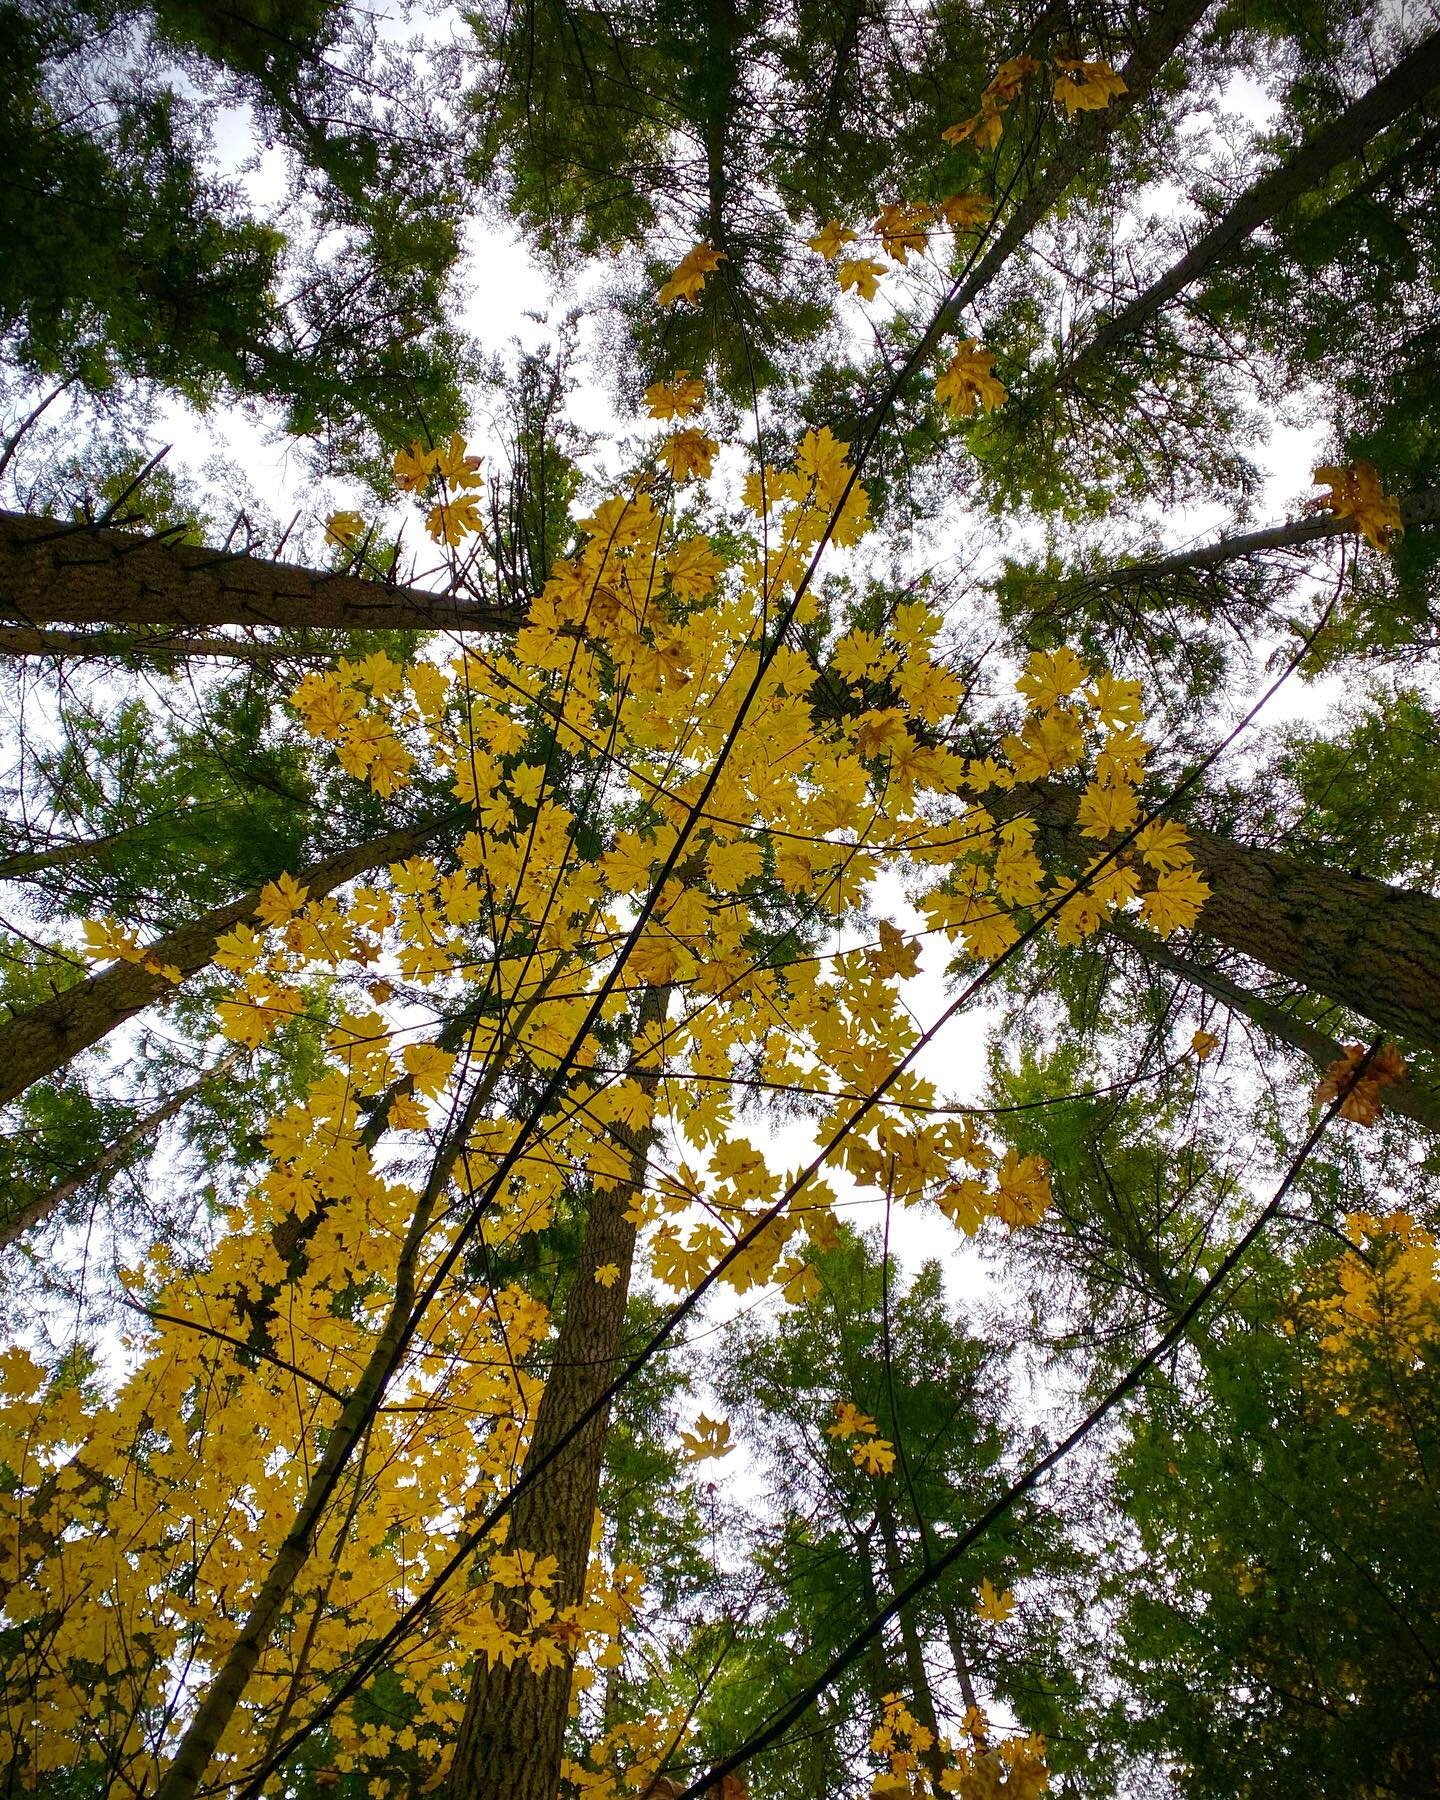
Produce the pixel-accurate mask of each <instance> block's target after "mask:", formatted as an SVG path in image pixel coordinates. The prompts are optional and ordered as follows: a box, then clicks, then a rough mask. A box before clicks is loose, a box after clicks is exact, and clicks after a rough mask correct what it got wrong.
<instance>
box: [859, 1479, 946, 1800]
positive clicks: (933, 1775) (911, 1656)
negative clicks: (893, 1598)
mask: <svg viewBox="0 0 1440 1800" xmlns="http://www.w3.org/2000/svg"><path fill="white" fill-rule="evenodd" d="M875 1517H876V1520H877V1521H878V1523H879V1526H880V1539H881V1542H882V1543H883V1544H884V1546H885V1579H886V1580H887V1581H888V1582H889V1584H890V1592H891V1593H892V1594H898V1593H899V1592H900V1589H901V1588H902V1587H903V1586H904V1585H905V1566H904V1562H903V1559H902V1557H901V1554H900V1534H899V1532H898V1531H897V1530H896V1526H895V1511H894V1508H893V1507H892V1506H891V1504H890V1496H889V1495H888V1494H887V1493H885V1492H883V1491H882V1492H881V1494H880V1498H879V1500H878V1501H877V1503H876V1507H875ZM900 1647H901V1649H902V1650H903V1651H904V1653H905V1678H906V1681H907V1682H908V1683H909V1686H910V1693H911V1706H910V1710H911V1712H912V1713H914V1715H915V1717H916V1718H917V1719H918V1720H919V1721H920V1723H921V1724H922V1725H923V1726H924V1727H925V1729H926V1730H927V1731H928V1732H929V1733H930V1736H931V1737H932V1738H933V1739H934V1742H933V1743H932V1744H931V1746H930V1748H929V1749H928V1750H927V1751H925V1752H924V1753H923V1754H922V1756H921V1758H920V1760H921V1762H922V1763H923V1764H924V1765H925V1772H926V1774H927V1775H929V1777H930V1786H931V1788H932V1789H933V1790H934V1792H935V1794H936V1795H937V1797H940V1796H943V1794H944V1791H945V1790H944V1789H943V1788H942V1787H941V1786H940V1777H941V1775H943V1774H944V1772H945V1758H944V1756H943V1755H942V1754H941V1751H940V1721H939V1719H938V1717H937V1716H936V1712H935V1696H934V1694H933V1693H932V1692H931V1690H930V1671H929V1670H928V1669H927V1668H926V1667H925V1646H924V1645H923V1644H922V1643H921V1641H920V1633H919V1631H918V1629H917V1628H916V1624H915V1612H914V1608H913V1607H909V1606H907V1607H903V1608H902V1609H901V1612H900Z"/></svg>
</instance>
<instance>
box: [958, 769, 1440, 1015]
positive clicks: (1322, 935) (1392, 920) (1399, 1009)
mask: <svg viewBox="0 0 1440 1800" xmlns="http://www.w3.org/2000/svg"><path fill="white" fill-rule="evenodd" d="M1078 804H1079V797H1078V795H1077V794H1075V793H1074V792H1073V791H1072V790H1071V789H1069V788H1065V787H1062V786H1061V785H1060V784H1059V783H1058V782H1046V783H1042V782H1031V783H1027V784H1025V785H1023V786H1020V787H1016V788H1014V789H1013V790H1012V791H1011V792H1010V793H1009V794H1008V795H1006V796H1004V799H1003V801H997V803H996V804H995V805H994V806H993V807H992V811H995V812H1001V811H1003V812H1005V813H1007V814H1008V815H1010V816H1012V817H1013V816H1014V815H1016V814H1018V813H1021V812H1030V813H1032V814H1033V815H1034V817H1035V818H1036V819H1037V820H1038V821H1039V822H1040V825H1041V836H1042V839H1044V840H1046V841H1047V842H1048V843H1049V846H1050V848H1051V850H1052V851H1053V853H1054V855H1055V859H1056V861H1057V862H1060V863H1062V864H1065V865H1068V866H1069V867H1071V868H1079V867H1082V866H1083V865H1084V864H1086V863H1088V862H1090V861H1092V860H1093V859H1094V856H1095V854H1096V848H1097V847H1096V845H1095V843H1094V841H1093V840H1092V839H1088V838H1084V837H1082V836H1081V835H1080V833H1079V832H1078V831H1077V830H1076V829H1075V825H1074V820H1075V812H1076V808H1077V806H1078ZM1187 830H1188V831H1189V834H1190V847H1191V850H1192V853H1193V855H1194V858H1195V863H1196V866H1197V867H1198V868H1199V870H1200V872H1201V874H1202V875H1203V876H1204V877H1205V880H1206V881H1207V882H1208V883H1209V885H1210V889H1211V893H1210V898H1209V899H1208V900H1207V901H1206V902H1205V904H1204V906H1203V907H1202V908H1201V910H1200V916H1199V918H1198V919H1197V920H1196V923H1195V926H1194V930H1195V933H1196V935H1197V936H1199V937H1208V938H1213V939H1214V940H1215V941H1216V942H1217V943H1220V944H1225V945H1227V946H1228V947H1229V948H1230V949H1232V950H1238V951H1240V952H1241V953H1242V954H1243V955H1245V956H1248V957H1249V958H1250V959H1251V961H1252V962H1257V963H1261V964H1263V965H1264V967H1265V968H1267V969H1271V970H1273V971H1274V972H1275V974H1277V975H1283V976H1284V977H1285V979H1286V980H1287V981H1293V982H1294V983H1295V984H1296V985H1297V986H1299V987H1303V988H1308V989H1309V991H1310V992H1311V993H1314V994H1323V995H1325V997H1326V998H1327V999H1330V1000H1338V1001H1339V1002H1340V1004H1341V1005H1342V1006H1344V1007H1347V1008H1348V1009H1349V1010H1350V1011H1352V1012H1356V1013H1359V1014H1360V1015H1361V1017H1362V1018H1366V1019H1372V1020H1373V1021H1374V1022H1375V1024H1377V1025H1379V1026H1382V1027H1383V1028H1384V1029H1385V1030H1386V1031H1388V1032H1391V1033H1393V1034H1394V1036H1395V1037H1397V1038H1399V1039H1401V1040H1402V1041H1408V1042H1409V1043H1412V1044H1415V1045H1418V1046H1423V1047H1425V1048H1426V1049H1430V1050H1434V1049H1440V900H1436V899H1435V898H1434V897H1433V896H1432V895H1430V894H1425V893H1420V892H1418V891H1417V890H1415V889H1413V888H1398V887H1392V886H1391V885H1390V884H1389V882H1385V881H1372V880H1370V879H1369V878H1368V877H1367V876H1364V875H1352V874H1350V873H1349V872H1348V871H1347V870H1345V869H1337V868H1334V867H1332V866H1330V865H1328V864H1316V863H1306V862H1301V861H1300V859H1299V858H1298V857H1294V856H1286V855H1283V854H1282V853H1281V852H1280V851H1278V850H1264V849H1261V848H1259V847H1258V846H1255V845H1250V844H1241V843H1237V842H1236V841H1235V840H1234V839H1233V838H1226V837H1221V836H1220V835H1219V834H1218V833H1216V832H1211V831H1202V830H1199V829H1198V828H1196V827H1194V826H1187ZM1156 942H1157V943H1159V942H1161V940H1160V939H1158V938H1157V939H1156Z"/></svg>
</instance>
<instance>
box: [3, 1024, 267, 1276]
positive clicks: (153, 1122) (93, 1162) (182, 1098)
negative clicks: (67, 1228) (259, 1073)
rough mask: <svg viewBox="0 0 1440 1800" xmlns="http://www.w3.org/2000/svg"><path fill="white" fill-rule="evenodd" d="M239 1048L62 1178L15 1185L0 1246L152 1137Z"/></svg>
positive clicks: (6, 1204) (231, 1062) (227, 1065)
mask: <svg viewBox="0 0 1440 1800" xmlns="http://www.w3.org/2000/svg"><path fill="white" fill-rule="evenodd" d="M239 1055H240V1052H239V1051H238V1050H235V1051H232V1052H231V1053H230V1055H229V1056H222V1057H221V1059H220V1061H219V1062H218V1063H216V1064H215V1065H214V1066H213V1067H212V1068H209V1069H207V1070H206V1071H205V1073H204V1074H203V1075H202V1076H201V1077H200V1078H199V1080H198V1081H192V1082H190V1083H189V1084H188V1086H186V1087H183V1088H179V1089H178V1090H177V1091H176V1092H175V1093H173V1094H171V1095H169V1096H168V1097H167V1098H166V1099H164V1100H162V1101H161V1102H160V1104H159V1105H158V1106H157V1107H155V1108H154V1110H153V1111H151V1112H148V1113H145V1114H144V1115H143V1116H142V1117H140V1118H138V1119H136V1120H135V1122H134V1124H132V1125H131V1126H129V1127H128V1128H127V1129H126V1130H125V1131H122V1132H121V1133H120V1135H119V1136H118V1137H116V1138H113V1139H112V1140H111V1141H110V1142H109V1143H108V1144H107V1145H106V1146H105V1148H104V1149H103V1150H100V1151H97V1153H96V1154H95V1155H94V1156H92V1157H91V1158H90V1160H89V1161H88V1162H86V1163H84V1164H82V1165H81V1167H79V1168H77V1169H73V1170H72V1171H71V1172H70V1174H69V1175H67V1176H66V1177H65V1179H64V1180H63V1181H57V1182H56V1183H55V1185H54V1186H53V1187H49V1188H45V1189H43V1190H41V1191H40V1192H38V1193H30V1194H26V1193H22V1192H21V1191H20V1190H19V1189H18V1188H17V1189H15V1190H14V1191H13V1192H11V1193H9V1194H7V1195H6V1196H5V1197H4V1201H3V1203H0V1204H3V1206H4V1211H3V1213H0V1250H4V1249H7V1248H8V1247H9V1246H10V1245H11V1244H13V1243H14V1242H15V1240H16V1238H19V1237H23V1236H24V1234H25V1233H26V1232H27V1231H29V1230H30V1229H31V1227H32V1226H34V1225H38V1224H39V1223H40V1221H41V1220H42V1219H48V1218H49V1217H50V1215H51V1214H52V1213H53V1212H56V1211H58V1209H59V1208H60V1207H62V1206H63V1205H64V1204H65V1202H66V1201H67V1200H70V1199H73V1198H74V1196H75V1195H76V1194H78V1193H79V1191H80V1189H81V1188H82V1187H84V1186H85V1184H86V1183H87V1182H89V1181H95V1180H97V1179H98V1178H99V1177H101V1176H103V1175H106V1174H108V1173H109V1171H110V1170H111V1169H113V1168H114V1167H115V1166H116V1165H117V1164H118V1163H121V1162H123V1161H124V1160H125V1153H126V1151H127V1150H133V1149H134V1148H135V1146H136V1145H137V1144H142V1143H144V1142H145V1140H146V1139H147V1138H150V1137H154V1135H155V1134H156V1132H158V1131H159V1129H160V1127H161V1126H162V1125H164V1124H166V1123H167V1122H168V1121H169V1120H171V1119H173V1118H174V1117H175V1115H176V1113H178V1112H181V1111H182V1110H183V1109H184V1108H185V1107H186V1106H188V1105H189V1103H190V1101H192V1100H194V1099H195V1098H196V1097H197V1096H198V1095H199V1094H201V1093H202V1092H203V1091H204V1089H205V1085H206V1083H207V1082H211V1081H214V1080H215V1078H216V1077H217V1076H218V1075H223V1074H224V1073H225V1072H226V1070H227V1069H230V1068H232V1067H233V1066H234V1064H235V1062H236V1060H237V1059H238V1057H239Z"/></svg>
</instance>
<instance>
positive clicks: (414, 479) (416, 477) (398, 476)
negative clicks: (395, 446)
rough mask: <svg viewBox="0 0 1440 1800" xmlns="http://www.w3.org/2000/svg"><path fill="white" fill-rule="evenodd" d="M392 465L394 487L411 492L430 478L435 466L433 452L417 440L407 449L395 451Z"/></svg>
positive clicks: (422, 485)
mask: <svg viewBox="0 0 1440 1800" xmlns="http://www.w3.org/2000/svg"><path fill="white" fill-rule="evenodd" d="M394 467H395V485H396V487H398V488H400V489H401V491H402V492H404V493H407V494H413V493H415V492H416V491H417V490H418V489H420V488H422V487H424V485H425V483H426V482H427V481H428V480H429V479H430V476H431V473H432V472H433V470H434V468H435V452H434V451H433V450H427V449H425V448H424V446H423V445H421V444H420V443H419V442H418V441H417V442H415V443H412V444H411V445H410V446H409V447H408V448H407V449H404V450H397V451H396V452H395V465H394Z"/></svg>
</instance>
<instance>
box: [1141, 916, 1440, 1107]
mask: <svg viewBox="0 0 1440 1800" xmlns="http://www.w3.org/2000/svg"><path fill="white" fill-rule="evenodd" d="M1106 930H1107V931H1108V933H1109V935H1110V936H1111V937H1113V938H1115V939H1117V940H1118V941H1119V942H1120V943H1122V944H1125V945H1126V946H1127V947H1128V948H1130V949H1132V950H1135V951H1137V952H1138V953H1139V954H1140V955H1141V956H1142V957H1144V958H1145V960H1146V961H1147V962H1149V963H1152V964H1154V965H1155V967H1157V968H1161V969H1168V970H1169V971H1170V973H1171V974H1172V975H1176V976H1178V977H1179V978H1180V980H1182V981H1188V982H1190V983H1192V984H1193V985H1194V986H1195V987H1198V988H1203V989H1204V990H1205V992H1206V993H1207V994H1211V995H1213V996H1214V998H1215V999H1217V1000H1218V1001H1220V1003H1221V1004H1222V1005H1223V1006H1226V1007H1228V1008H1229V1009H1230V1011H1231V1012H1236V1013H1239V1014H1241V1015H1242V1017H1244V1018H1247V1019H1249V1020H1250V1021H1251V1023H1252V1024H1254V1025H1258V1026H1259V1028H1260V1029H1261V1031H1263V1032H1265V1034H1266V1035H1267V1036H1268V1037H1272V1038H1274V1039H1275V1040H1276V1041H1277V1042H1279V1043H1282V1044H1288V1045H1289V1047H1290V1048H1291V1049H1292V1050H1298V1051H1299V1052H1300V1054H1301V1055H1302V1056H1307V1057H1309V1059H1310V1061H1311V1062H1312V1063H1314V1065H1315V1067H1316V1069H1318V1070H1319V1071H1320V1072H1321V1073H1322V1074H1323V1073H1324V1071H1325V1070H1326V1069H1328V1068H1329V1067H1330V1065H1331V1064H1332V1063H1334V1062H1337V1061H1338V1060H1339V1059H1340V1057H1342V1056H1343V1055H1344V1054H1345V1046H1344V1045H1343V1044H1340V1043H1337V1042H1336V1041H1335V1039H1334V1038H1332V1037H1329V1036H1327V1035H1326V1033H1325V1032H1323V1031H1319V1030H1317V1029H1316V1027H1315V1026H1313V1025H1308V1024H1307V1023H1306V1022H1305V1021H1304V1020H1303V1019H1297V1018H1296V1017H1295V1015H1294V1014H1293V1013H1290V1012H1287V1011H1286V1010H1285V1008H1284V1007H1283V1006H1276V1005H1275V1004H1274V1003H1273V1002H1272V1001H1269V1000H1266V999H1265V998H1264V997H1263V996H1262V995H1260V994H1256V993H1254V992H1252V991H1251V990H1250V989H1249V988H1244V987H1241V986H1240V985H1239V983H1238V982H1234V981H1232V980H1231V979H1230V978H1229V976H1228V975H1223V974H1222V973H1221V972H1220V971H1219V970H1218V969H1211V968H1207V967H1206V966H1205V965H1204V964H1203V963H1197V962H1194V961H1192V960H1191V959H1190V958H1189V957H1186V956H1180V955H1178V954H1177V953H1176V952H1175V951H1174V950H1172V949H1171V948H1170V947H1169V945H1168V944H1167V943H1165V941H1164V940H1163V939H1161V938H1158V937H1156V936H1155V934H1154V933H1153V932H1150V931H1139V930H1137V929H1136V928H1135V927H1133V926H1130V925H1126V924H1120V923H1116V924H1111V925H1109V926H1107V927H1106ZM1384 1099H1385V1110H1386V1112H1392V1113H1398V1114H1399V1115H1400V1116H1401V1117H1403V1118H1406V1119H1409V1120H1411V1121H1412V1122H1413V1123H1414V1124H1416V1125H1419V1126H1421V1127H1422V1128H1423V1129H1424V1130H1426V1131H1431V1132H1435V1133H1436V1134H1437V1135H1440V1095H1437V1094H1434V1093H1432V1092H1431V1091H1430V1090H1429V1089H1428V1088H1423V1087H1420V1086H1419V1085H1418V1084H1417V1083H1415V1082H1413V1081H1404V1080H1401V1081H1390V1082H1387V1083H1386V1084H1385V1092H1384Z"/></svg>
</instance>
